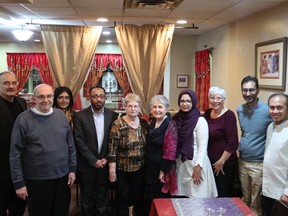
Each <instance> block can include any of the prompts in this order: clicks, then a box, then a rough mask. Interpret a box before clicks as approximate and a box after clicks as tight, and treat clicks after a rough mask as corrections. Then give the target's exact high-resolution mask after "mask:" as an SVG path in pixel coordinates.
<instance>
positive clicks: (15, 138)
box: [10, 118, 26, 190]
mask: <svg viewBox="0 0 288 216" xmlns="http://www.w3.org/2000/svg"><path fill="white" fill-rule="evenodd" d="M25 142H26V139H25V133H24V130H23V128H22V127H21V126H20V119H19V118H17V119H16V121H15V123H14V127H13V131H12V136H11V145H10V170H11V177H12V182H13V184H14V187H15V189H16V190H17V189H19V188H21V187H24V186H25V182H24V175H23V168H22V163H21V158H22V152H23V149H24V146H25Z"/></svg>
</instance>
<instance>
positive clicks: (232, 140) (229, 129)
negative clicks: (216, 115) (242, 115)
mask: <svg viewBox="0 0 288 216" xmlns="http://www.w3.org/2000/svg"><path fill="white" fill-rule="evenodd" d="M224 127H225V138H226V146H225V150H226V151H227V152H229V153H232V154H233V153H235V152H236V150H237V149H238V145H239V141H238V132H237V123H236V117H235V115H234V113H233V112H232V111H230V112H229V115H228V116H227V117H226V119H225V125H224Z"/></svg>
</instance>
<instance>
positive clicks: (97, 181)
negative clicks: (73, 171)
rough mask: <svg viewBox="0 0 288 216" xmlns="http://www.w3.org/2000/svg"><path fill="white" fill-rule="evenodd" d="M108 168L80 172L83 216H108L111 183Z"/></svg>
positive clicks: (78, 173)
mask: <svg viewBox="0 0 288 216" xmlns="http://www.w3.org/2000/svg"><path fill="white" fill-rule="evenodd" d="M108 175H109V170H108V166H105V167H104V168H102V169H101V168H100V169H94V171H91V170H89V171H78V172H77V177H78V180H79V186H80V194H81V215H82V216H94V215H96V216H107V207H108V202H109V192H110V182H109V176H108Z"/></svg>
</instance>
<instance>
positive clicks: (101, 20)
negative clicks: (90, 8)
mask: <svg viewBox="0 0 288 216" xmlns="http://www.w3.org/2000/svg"><path fill="white" fill-rule="evenodd" d="M97 21H98V22H107V21H108V19H107V18H98V19H97Z"/></svg>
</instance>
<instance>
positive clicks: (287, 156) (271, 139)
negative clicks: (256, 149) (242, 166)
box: [262, 120, 288, 200]
mask: <svg viewBox="0 0 288 216" xmlns="http://www.w3.org/2000/svg"><path fill="white" fill-rule="evenodd" d="M287 134H288V120H286V121H285V122H283V123H282V124H279V125H275V124H274V123H271V124H270V125H269V126H268V128H267V139H266V145H265V154H264V161H263V187H262V191H263V195H264V196H266V197H270V198H272V199H276V200H279V199H280V197H281V195H282V194H285V195H288V165H287V164H288V135H287Z"/></svg>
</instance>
